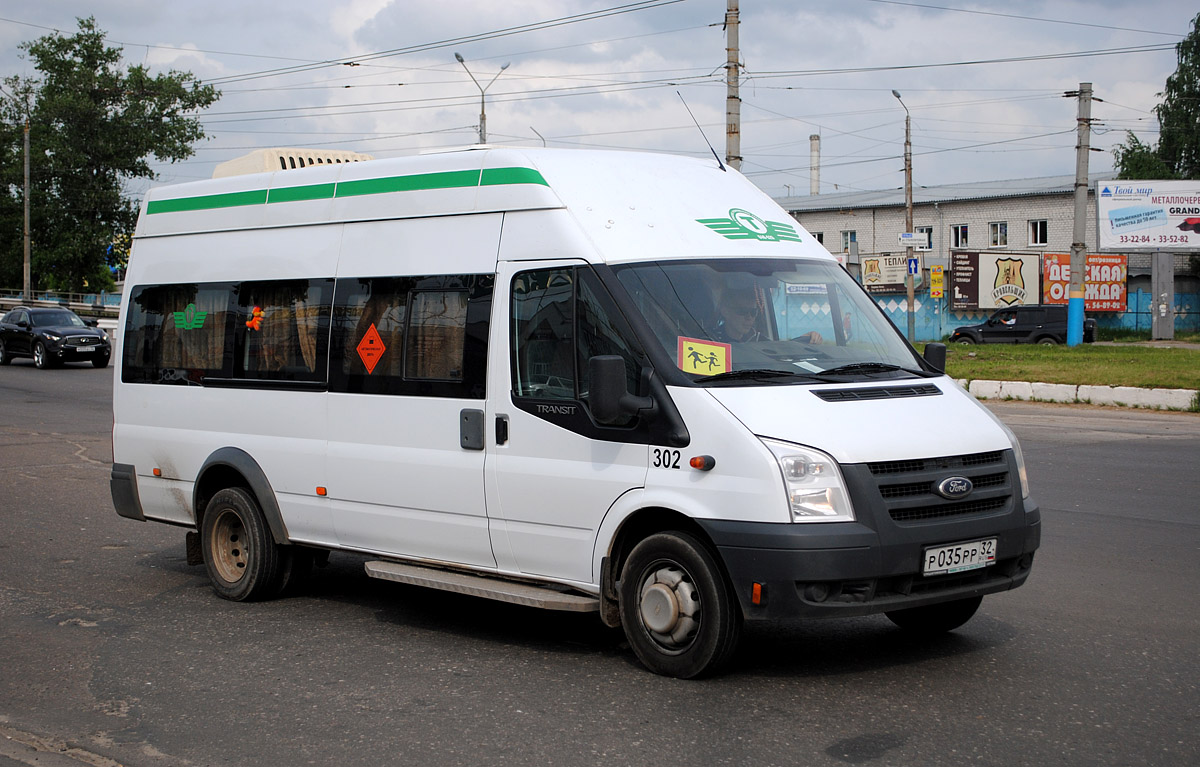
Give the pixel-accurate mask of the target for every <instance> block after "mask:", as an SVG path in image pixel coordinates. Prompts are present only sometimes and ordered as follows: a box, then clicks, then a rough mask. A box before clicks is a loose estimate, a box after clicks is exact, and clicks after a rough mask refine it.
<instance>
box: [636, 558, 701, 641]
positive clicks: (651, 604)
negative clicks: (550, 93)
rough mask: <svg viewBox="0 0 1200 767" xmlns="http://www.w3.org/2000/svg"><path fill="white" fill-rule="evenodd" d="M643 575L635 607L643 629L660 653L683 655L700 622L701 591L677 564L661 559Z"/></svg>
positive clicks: (698, 628) (696, 632) (695, 636)
mask: <svg viewBox="0 0 1200 767" xmlns="http://www.w3.org/2000/svg"><path fill="white" fill-rule="evenodd" d="M643 572H644V575H643V576H642V579H641V586H640V587H639V588H638V605H637V614H638V619H639V620H640V621H641V624H642V628H643V629H644V630H645V632H646V635H647V636H649V637H650V639H651V641H653V642H654V644H655V645H657V646H658V648H659V650H660V651H661V652H663V653H666V654H667V655H679V654H682V653H684V652H686V651H687V650H688V648H690V647H691V646H692V645H693V644H695V642H696V638H697V637H698V636H699V632H700V626H701V623H702V621H703V610H701V607H700V589H699V588H697V587H696V584H695V581H694V580H693V579H692V576H691V573H689V572H688V571H687V570H686V569H685V568H684V567H682V566H681V565H680V564H679V563H678V562H672V561H669V560H660V561H658V562H655V563H654V564H652V565H650V566H649V567H647V568H646V569H645V570H644V571H643Z"/></svg>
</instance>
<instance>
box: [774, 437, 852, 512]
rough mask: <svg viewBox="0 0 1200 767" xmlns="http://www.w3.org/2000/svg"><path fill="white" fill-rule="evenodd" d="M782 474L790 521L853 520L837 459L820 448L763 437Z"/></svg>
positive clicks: (848, 497) (848, 496)
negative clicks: (815, 448) (789, 509)
mask: <svg viewBox="0 0 1200 767" xmlns="http://www.w3.org/2000/svg"><path fill="white" fill-rule="evenodd" d="M762 442H763V444H764V445H766V446H767V449H768V450H770V451H771V452H772V453H773V454H774V455H775V460H777V461H778V462H779V470H780V472H782V474H783V486H784V489H785V490H786V491H787V497H788V505H789V507H790V508H791V513H792V521H793V522H853V521H854V507H853V506H851V505H850V495H849V493H847V492H846V483H845V481H844V480H843V479H842V471H841V469H839V468H838V465H837V461H835V460H833V458H831V457H829V456H828V455H826V454H825V453H822V452H821V451H820V450H814V449H813V448H811V447H801V446H800V445H793V444H790V443H788V442H777V441H776V440H773V439H764V440H763V441H762Z"/></svg>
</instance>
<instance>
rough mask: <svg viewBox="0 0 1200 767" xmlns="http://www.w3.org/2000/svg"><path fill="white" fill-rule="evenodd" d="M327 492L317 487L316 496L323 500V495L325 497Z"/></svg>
mask: <svg viewBox="0 0 1200 767" xmlns="http://www.w3.org/2000/svg"><path fill="white" fill-rule="evenodd" d="M328 492H329V491H328V490H326V489H325V488H323V487H318V488H317V495H319V496H321V497H322V498H324V497H325V495H326V494H327V493H328Z"/></svg>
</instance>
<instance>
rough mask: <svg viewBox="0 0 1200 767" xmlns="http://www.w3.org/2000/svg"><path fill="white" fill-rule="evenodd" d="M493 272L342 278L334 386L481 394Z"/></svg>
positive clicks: (447, 394)
mask: <svg viewBox="0 0 1200 767" xmlns="http://www.w3.org/2000/svg"><path fill="white" fill-rule="evenodd" d="M493 283H494V277H492V276H491V275H444V276H434V277H354V278H339V279H338V281H337V287H336V289H335V296H334V308H333V336H332V341H331V346H330V366H329V388H330V391H335V392H348V393H353V394H387V395H407V396H426V397H461V398H466V399H482V398H483V397H484V396H485V394H486V374H487V334H488V322H489V318H490V315H491V305H492V304H491V301H492V285H493Z"/></svg>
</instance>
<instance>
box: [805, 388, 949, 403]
mask: <svg viewBox="0 0 1200 767" xmlns="http://www.w3.org/2000/svg"><path fill="white" fill-rule="evenodd" d="M811 391H812V393H813V394H815V395H817V396H818V397H820V398H821V399H823V400H825V401H826V402H858V401H862V400H873V399H899V398H902V397H936V396H937V395H939V394H941V393H942V390H941V389H939V388H938V387H936V386H934V385H933V384H921V385H915V386H869V387H864V388H861V389H812V390H811Z"/></svg>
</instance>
